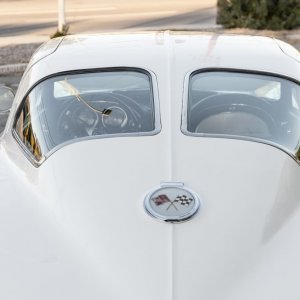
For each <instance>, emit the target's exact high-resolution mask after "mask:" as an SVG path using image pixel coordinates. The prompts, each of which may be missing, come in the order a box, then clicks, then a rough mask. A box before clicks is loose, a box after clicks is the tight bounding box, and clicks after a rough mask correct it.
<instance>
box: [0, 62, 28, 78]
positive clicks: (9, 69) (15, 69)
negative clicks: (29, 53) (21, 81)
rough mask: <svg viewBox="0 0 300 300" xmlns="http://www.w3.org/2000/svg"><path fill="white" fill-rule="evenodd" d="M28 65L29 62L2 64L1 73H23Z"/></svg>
mask: <svg viewBox="0 0 300 300" xmlns="http://www.w3.org/2000/svg"><path fill="white" fill-rule="evenodd" d="M26 67H27V64H12V65H4V66H0V75H6V74H11V73H23V72H24V71H25V69H26Z"/></svg>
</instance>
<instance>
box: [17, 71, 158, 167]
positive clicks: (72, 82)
mask: <svg viewBox="0 0 300 300" xmlns="http://www.w3.org/2000/svg"><path fill="white" fill-rule="evenodd" d="M153 101H154V99H153V91H152V81H151V76H150V74H148V73H147V72H142V71H136V70H111V71H101V72H93V73H82V74H66V75H59V76H56V77H53V78H49V79H46V80H44V81H42V82H41V83H39V84H38V85H37V86H35V87H34V88H33V89H32V90H31V92H30V93H29V94H28V95H27V97H26V98H25V99H24V101H23V103H22V105H21V107H20V109H19V112H18V114H17V118H16V121H15V127H14V130H15V133H16V135H17V138H18V139H19V141H21V143H22V144H23V145H24V146H25V148H26V150H27V151H29V153H30V154H31V155H32V156H33V158H34V160H35V161H41V160H42V159H43V158H44V157H45V156H46V155H47V153H48V152H49V151H51V150H52V149H53V148H55V147H56V146H58V145H61V144H63V143H65V142H67V141H70V140H75V139H79V138H90V137H97V136H99V137H101V136H104V135H112V136H113V135H130V134H131V135H137V134H141V133H144V134H147V133H148V134H149V132H150V133H151V132H152V131H153V130H154V129H155V121H154V102H153Z"/></svg>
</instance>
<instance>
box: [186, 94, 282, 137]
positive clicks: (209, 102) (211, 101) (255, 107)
mask: <svg viewBox="0 0 300 300" xmlns="http://www.w3.org/2000/svg"><path fill="white" fill-rule="evenodd" d="M271 112H272V106H271V104H270V103H268V102H266V101H265V100H264V99H261V98H258V97H255V96H252V95H247V94H240V93H239V94H237V93H230V94H217V95H212V96H208V97H206V98H204V99H202V100H201V101H199V102H197V103H195V104H194V105H193V106H192V107H191V110H190V116H189V125H188V129H189V131H191V132H196V133H212V132H201V124H203V122H204V120H208V118H210V117H213V116H220V115H221V114H223V119H224V116H225V117H228V116H230V115H229V114H230V113H231V116H234V115H237V114H236V113H239V118H240V120H239V122H240V121H241V122H243V121H244V122H245V123H244V127H247V126H249V127H251V126H252V125H253V126H256V129H257V126H258V123H259V124H260V126H261V128H263V127H264V128H265V129H266V130H265V131H269V133H270V135H271V136H272V139H273V138H274V136H275V135H276V134H277V132H278V127H277V124H276V121H275V119H274V117H273V116H272V114H271ZM224 113H228V115H226V114H224ZM246 116H247V118H248V121H246V118H245V117H246ZM228 119H229V118H228ZM214 120H217V118H216V119H214ZM218 120H220V119H218ZM249 120H250V122H249ZM217 122H218V121H215V123H214V125H215V127H216V128H217V129H216V130H219V131H220V132H216V133H217V134H218V133H219V134H223V132H222V130H223V128H221V126H223V125H224V124H216V123H217ZM247 122H248V124H247ZM255 123H256V124H255ZM239 125H240V126H243V124H239ZM217 126H219V127H217ZM231 126H232V125H231ZM218 128H219V129H218ZM261 130H262V131H263V129H261ZM249 132H251V130H249ZM229 134H232V135H236V133H229ZM238 135H245V134H238ZM249 136H251V134H249Z"/></svg>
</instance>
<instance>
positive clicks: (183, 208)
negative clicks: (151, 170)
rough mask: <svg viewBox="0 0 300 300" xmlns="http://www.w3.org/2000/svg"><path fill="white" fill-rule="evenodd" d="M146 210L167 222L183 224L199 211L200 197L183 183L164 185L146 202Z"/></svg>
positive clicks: (154, 191) (148, 197) (152, 193)
mask: <svg viewBox="0 0 300 300" xmlns="http://www.w3.org/2000/svg"><path fill="white" fill-rule="evenodd" d="M144 207H145V210H146V211H147V213H148V214H149V215H151V216H152V217H154V218H156V219H158V220H161V221H165V222H172V223H177V222H183V221H186V220H188V219H190V218H191V217H192V216H193V215H195V213H196V212H197V211H198V210H199V207H200V200H199V198H198V196H197V195H196V194H195V193H194V192H193V191H191V190H190V189H187V188H186V187H184V186H183V184H182V183H162V184H161V186H160V187H159V188H156V189H155V190H153V191H152V192H150V193H149V194H148V195H147V196H146V197H145V200H144Z"/></svg>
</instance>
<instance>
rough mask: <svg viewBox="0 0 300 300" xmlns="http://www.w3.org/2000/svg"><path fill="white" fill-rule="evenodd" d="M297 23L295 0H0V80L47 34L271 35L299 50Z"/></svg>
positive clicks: (9, 78)
mask: <svg viewBox="0 0 300 300" xmlns="http://www.w3.org/2000/svg"><path fill="white" fill-rule="evenodd" d="M299 25H300V0H264V1H262V0H184V1H183V0H126V1H125V0H85V1H83V0H0V85H8V86H10V87H12V88H13V89H14V90H16V88H17V86H18V83H19V81H20V78H21V76H22V73H23V71H24V70H25V68H26V65H27V63H28V61H29V59H30V56H31V55H32V53H33V52H34V50H35V49H36V48H37V47H38V46H39V45H40V44H41V43H42V42H44V41H46V40H49V39H50V37H53V36H59V35H64V34H78V33H95V32H113V31H140V30H164V29H171V30H195V31H212V32H215V33H228V32H229V33H242V34H254V35H268V36H274V37H277V38H279V39H282V40H285V41H287V42H289V43H291V44H293V45H294V46H295V47H296V48H298V49H300V30H299Z"/></svg>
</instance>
